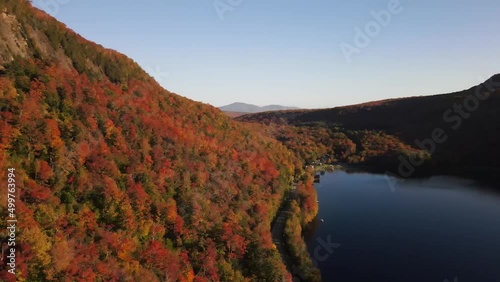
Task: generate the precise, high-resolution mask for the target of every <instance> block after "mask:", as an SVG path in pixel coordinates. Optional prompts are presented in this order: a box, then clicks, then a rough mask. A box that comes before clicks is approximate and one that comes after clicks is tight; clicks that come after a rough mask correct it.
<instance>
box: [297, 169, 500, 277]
mask: <svg viewBox="0 0 500 282" xmlns="http://www.w3.org/2000/svg"><path fill="white" fill-rule="evenodd" d="M393 181H394V179H392V180H390V181H389V182H388V181H387V179H386V178H385V177H384V176H383V175H374V174H365V173H353V174H348V173H346V172H342V171H338V172H334V173H327V174H325V175H324V176H322V177H321V183H320V184H316V189H317V191H318V200H319V205H320V208H319V215H318V218H317V220H316V221H315V223H314V224H313V227H312V229H311V230H310V231H309V232H308V234H306V241H307V244H308V248H309V252H310V253H311V254H312V257H313V258H315V260H316V261H317V264H318V267H319V268H320V270H321V274H322V279H323V281H340V282H344V281H363V282H365V281H383V282H412V281H416V282H417V281H418V282H434V281H435V282H443V281H446V280H448V281H450V282H454V281H459V282H469V281H470V282H482V281H500V194H498V193H496V192H493V191H491V190H489V189H485V188H484V187H479V186H478V185H476V184H474V182H473V181H468V180H463V179H458V178H453V177H433V178H430V179H419V180H406V181H405V182H397V183H395V182H393ZM388 183H392V184H393V186H392V188H391V185H389V184H388ZM394 184H395V185H394ZM321 219H323V220H324V222H322V221H321Z"/></svg>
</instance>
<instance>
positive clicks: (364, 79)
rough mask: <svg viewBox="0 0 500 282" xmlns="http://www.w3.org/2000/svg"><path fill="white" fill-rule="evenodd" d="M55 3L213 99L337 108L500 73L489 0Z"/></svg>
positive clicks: (91, 30) (78, 26)
mask: <svg viewBox="0 0 500 282" xmlns="http://www.w3.org/2000/svg"><path fill="white" fill-rule="evenodd" d="M49 2H50V1H48V2H47V1H42V0H34V1H33V3H34V4H35V6H37V7H39V8H42V9H44V10H45V11H47V12H49V13H50V14H52V15H53V16H55V17H56V18H57V19H58V20H60V21H62V22H63V23H65V24H66V25H67V26H68V27H69V28H71V29H73V30H75V31H76V32H77V33H79V34H81V35H82V36H84V37H85V38H88V39H90V40H92V41H95V42H96V43H99V44H102V45H103V46H105V47H107V48H111V49H115V50H117V51H119V52H121V53H124V54H125V55H127V56H129V57H131V58H132V59H134V60H135V61H136V62H138V63H139V64H140V65H141V66H142V67H143V68H144V69H145V70H146V71H147V72H148V73H150V74H151V75H152V76H154V77H155V78H156V79H157V80H158V82H159V83H160V84H161V85H162V86H163V87H165V88H166V89H168V90H170V91H172V92H175V93H178V94H179V95H182V96H185V97H188V98H190V99H193V100H196V101H201V102H204V103H209V104H211V105H214V106H221V105H228V104H231V103H233V102H244V103H248V104H255V105H272V104H278V105H286V106H295V107H299V108H330V107H336V106H344V105H352V104H359V103H364V102H370V101H375V100H383V99H389V98H400V97H409V96H421V95H434V94H443V93H449V92H453V91H458V90H463V89H467V88H470V87H472V86H474V85H477V84H479V83H481V82H483V81H484V80H486V79H488V78H489V77H490V76H491V75H493V74H495V73H498V72H500V71H499V70H498V69H497V68H496V67H495V64H496V63H498V60H499V58H500V56H499V55H500V51H499V50H498V49H496V48H495V46H496V45H498V44H499V43H500V39H499V38H497V37H494V36H491V34H495V32H496V30H495V27H497V26H499V24H500V19H499V18H498V17H496V15H497V14H498V12H500V7H498V5H495V2H494V1H483V2H481V3H477V2H474V1H463V0H462V1H455V2H453V5H451V4H447V3H435V2H432V1H430V0H422V1H411V0H404V1H403V0H401V1H396V0H383V1H382V0H379V1H368V0H364V1H359V2H357V3H351V2H347V1H333V2H327V1H318V2H315V3H305V2H303V1H300V2H299V1H287V2H284V1H275V2H271V3H267V2H263V1H244V0H240V1H232V2H227V1H225V0H216V1H205V2H202V3H199V2H196V3H194V2H189V3H188V2H186V1H173V0H168V1H155V2H152V3H148V4H144V3H138V2H136V1H129V0H127V1H120V2H118V1H106V2H101V1H99V2H98V1H95V0H90V1H85V2H84V1H75V0H64V1H63V0H54V1H52V2H50V3H51V4H50V3H49ZM47 3H49V4H47ZM54 3H55V4H54ZM264 3H265V4H264ZM387 15H389V17H387ZM444 22H446V24H443V23H444ZM360 30H361V32H360ZM360 34H363V35H360ZM355 36H357V41H355ZM363 37H364V39H363ZM360 38H361V39H363V40H365V39H366V38H368V41H365V42H363V40H361V39H360ZM357 43H358V44H357ZM359 43H363V44H359Z"/></svg>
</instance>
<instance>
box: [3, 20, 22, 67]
mask: <svg viewBox="0 0 500 282" xmlns="http://www.w3.org/2000/svg"><path fill="white" fill-rule="evenodd" d="M28 50H29V49H28V42H27V40H26V38H25V36H23V31H22V30H21V25H20V24H19V22H18V21H17V19H16V17H15V16H13V15H9V14H8V13H7V11H6V10H3V11H2V12H1V13H0V69H3V65H5V64H6V63H9V62H11V61H12V60H13V59H14V56H21V57H26V56H27V55H28Z"/></svg>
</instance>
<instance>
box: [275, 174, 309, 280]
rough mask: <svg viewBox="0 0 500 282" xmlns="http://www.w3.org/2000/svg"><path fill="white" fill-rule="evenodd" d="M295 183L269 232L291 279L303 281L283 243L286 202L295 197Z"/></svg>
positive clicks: (286, 211) (286, 210)
mask: <svg viewBox="0 0 500 282" xmlns="http://www.w3.org/2000/svg"><path fill="white" fill-rule="evenodd" d="M296 187H297V186H296V184H294V185H293V186H292V190H291V192H290V193H289V194H288V196H287V197H286V198H285V199H284V200H283V203H282V204H281V207H280V209H279V211H278V214H277V217H276V220H275V221H274V224H273V226H272V227H271V234H272V238H273V243H274V245H276V249H277V250H278V252H279V253H280V256H281V260H282V261H283V263H284V264H285V265H286V268H287V270H288V272H289V273H291V274H292V276H293V281H303V280H302V279H300V278H299V277H301V275H300V273H297V272H298V270H297V269H296V267H294V263H293V259H292V257H291V256H289V254H288V249H287V247H286V243H285V236H284V235H285V223H286V218H287V214H288V202H289V201H290V200H291V199H293V198H294V197H295V193H296Z"/></svg>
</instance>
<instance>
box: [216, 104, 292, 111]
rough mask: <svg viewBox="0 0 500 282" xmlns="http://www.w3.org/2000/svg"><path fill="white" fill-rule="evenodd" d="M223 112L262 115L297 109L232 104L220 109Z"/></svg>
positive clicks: (278, 106)
mask: <svg viewBox="0 0 500 282" xmlns="http://www.w3.org/2000/svg"><path fill="white" fill-rule="evenodd" d="M219 109H220V110H221V111H223V112H235V113H262V112H269V111H282V110H297V109H299V108H297V107H286V106H280V105H269V106H264V107H259V106H256V105H252V104H245V103H239V102H237V103H232V104H230V105H226V106H222V107H219Z"/></svg>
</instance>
